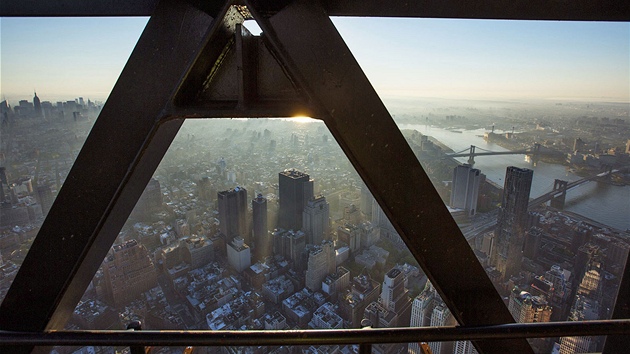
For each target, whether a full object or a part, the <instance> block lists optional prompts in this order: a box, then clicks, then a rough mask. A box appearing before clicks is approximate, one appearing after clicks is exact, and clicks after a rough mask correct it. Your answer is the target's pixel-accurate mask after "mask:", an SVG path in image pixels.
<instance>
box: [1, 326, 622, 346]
mask: <svg viewBox="0 0 630 354" xmlns="http://www.w3.org/2000/svg"><path fill="white" fill-rule="evenodd" d="M600 335H608V336H611V335H620V336H621V335H625V336H627V335H630V320H627V319H624V320H603V321H568V322H544V323H541V322H538V323H514V324H503V325H492V326H474V327H472V326H456V327H410V328H387V329H381V328H364V329H343V330H271V331H270V330H246V331H210V330H190V331H183V330H161V331H156V330H93V331H92V330H79V331H45V332H39V333H33V332H16V331H0V349H1V347H3V346H21V345H28V346H33V345H35V346H86V345H95V346H130V347H144V346H276V345H283V346H287V345H336V344H339V345H352V344H359V345H360V346H361V349H362V351H361V353H369V352H370V351H369V350H371V348H370V347H371V345H372V344H379V343H383V344H387V343H412V342H445V341H464V340H470V341H480V340H494V339H513V338H543V337H566V336H600Z"/></svg>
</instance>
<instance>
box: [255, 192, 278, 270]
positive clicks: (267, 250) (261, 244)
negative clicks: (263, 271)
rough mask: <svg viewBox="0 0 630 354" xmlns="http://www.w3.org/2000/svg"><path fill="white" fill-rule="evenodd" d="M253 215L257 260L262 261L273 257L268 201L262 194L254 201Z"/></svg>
mask: <svg viewBox="0 0 630 354" xmlns="http://www.w3.org/2000/svg"><path fill="white" fill-rule="evenodd" d="M252 214H253V215H252V219H253V227H252V235H253V237H254V246H255V252H254V253H255V255H256V259H257V260H261V259H264V258H265V257H267V256H270V255H271V249H272V247H273V244H272V242H271V238H270V235H269V230H268V227H267V199H266V198H265V197H263V195H262V194H260V193H259V194H258V195H257V196H256V198H254V199H253V200H252Z"/></svg>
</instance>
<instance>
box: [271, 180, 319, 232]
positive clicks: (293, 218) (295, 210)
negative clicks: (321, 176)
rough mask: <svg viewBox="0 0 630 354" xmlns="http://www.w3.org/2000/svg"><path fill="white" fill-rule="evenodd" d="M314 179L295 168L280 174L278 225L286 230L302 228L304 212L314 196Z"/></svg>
mask: <svg viewBox="0 0 630 354" xmlns="http://www.w3.org/2000/svg"><path fill="white" fill-rule="evenodd" d="M313 196H314V195H313V180H312V179H311V178H310V177H309V175H307V174H306V173H303V172H300V171H297V170H295V169H289V170H284V171H282V172H280V173H279V175H278V198H279V199H280V215H279V216H278V217H279V221H278V227H281V228H283V229H286V230H299V229H301V228H302V212H303V211H304V207H305V206H306V203H307V202H308V201H309V200H311V199H312V198H313Z"/></svg>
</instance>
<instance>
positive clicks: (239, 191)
mask: <svg viewBox="0 0 630 354" xmlns="http://www.w3.org/2000/svg"><path fill="white" fill-rule="evenodd" d="M217 198H218V204H219V230H220V231H221V233H222V234H223V235H224V237H225V243H226V244H229V243H230V242H231V241H232V239H233V238H234V237H236V236H240V237H242V238H243V239H244V240H245V242H249V240H248V239H249V232H248V231H247V190H246V189H245V188H242V187H235V188H234V189H230V190H226V191H221V192H218V193H217Z"/></svg>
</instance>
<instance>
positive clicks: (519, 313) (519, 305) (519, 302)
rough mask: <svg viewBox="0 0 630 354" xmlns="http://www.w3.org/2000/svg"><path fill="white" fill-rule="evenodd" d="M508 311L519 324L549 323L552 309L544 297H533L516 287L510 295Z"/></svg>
mask: <svg viewBox="0 0 630 354" xmlns="http://www.w3.org/2000/svg"><path fill="white" fill-rule="evenodd" d="M508 309H509V310H510V313H511V314H512V317H514V320H515V321H516V322H518V323H532V322H549V321H550V320H551V313H552V308H551V306H549V303H548V302H547V300H546V299H545V298H544V297H543V296H532V295H531V294H530V293H529V292H527V291H521V290H520V289H519V288H518V287H514V289H513V290H512V292H511V293H510V301H509V304H508Z"/></svg>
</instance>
